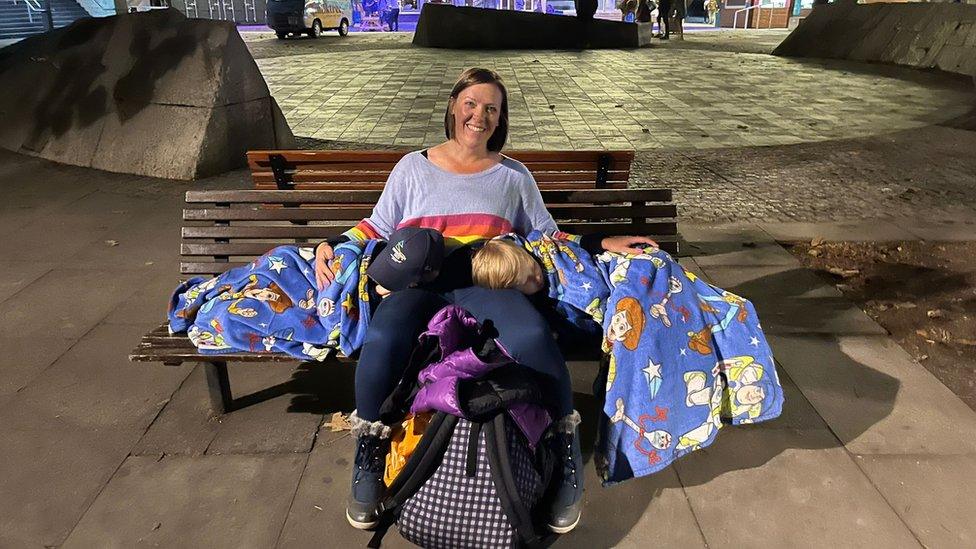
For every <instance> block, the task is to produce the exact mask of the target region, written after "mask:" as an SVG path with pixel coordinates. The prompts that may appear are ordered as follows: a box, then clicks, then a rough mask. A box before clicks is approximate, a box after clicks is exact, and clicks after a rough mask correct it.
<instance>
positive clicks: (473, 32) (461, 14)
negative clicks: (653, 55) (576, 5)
mask: <svg viewBox="0 0 976 549" xmlns="http://www.w3.org/2000/svg"><path fill="white" fill-rule="evenodd" d="M650 42H651V25H650V24H636V23H623V22H620V21H605V20H602V19H594V20H592V21H588V22H583V21H580V20H579V19H577V18H575V17H567V16H563V15H548V14H544V13H527V12H516V11H510V10H493V9H483V8H469V7H455V6H452V5H449V4H429V3H428V4H424V7H423V10H422V11H421V12H420V20H419V21H418V22H417V31H416V32H415V33H414V37H413V43H414V45H417V46H422V47H427V48H451V49H482V50H484V49H492V50H503V49H520V50H532V49H536V50H537V49H602V48H610V49H616V48H640V47H646V46H648V45H649V44H650Z"/></svg>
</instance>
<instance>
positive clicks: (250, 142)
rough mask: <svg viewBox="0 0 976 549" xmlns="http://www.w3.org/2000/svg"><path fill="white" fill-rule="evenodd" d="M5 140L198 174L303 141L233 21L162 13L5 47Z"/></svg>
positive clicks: (62, 157)
mask: <svg viewBox="0 0 976 549" xmlns="http://www.w3.org/2000/svg"><path fill="white" fill-rule="evenodd" d="M0 97H3V98H4V100H3V101H2V103H0V146H2V147H3V148H6V149H9V150H12V151H15V152H20V153H24V154H29V155H34V156H39V157H43V158H47V159H50V160H54V161H57V162H63V163H66V164H74V165H78V166H86V167H92V168H97V169H101V170H106V171H111V172H120V173H132V174H139V175H151V176H156V177H164V178H170V179H184V180H188V179H196V178H200V177H206V176H209V175H213V174H217V173H221V172H224V171H227V170H231V169H234V168H238V167H241V166H243V165H245V163H246V159H245V155H244V153H245V151H247V150H248V149H258V148H282V147H292V146H294V137H293V135H292V133H291V130H290V129H289V128H288V124H287V122H285V119H284V117H283V116H282V114H281V111H280V109H279V108H278V105H277V103H276V102H275V100H274V98H272V97H271V94H270V92H269V90H268V86H267V84H266V83H265V81H264V78H263V77H262V76H261V73H260V71H259V70H258V67H257V65H256V64H255V62H254V59H253V58H252V57H251V54H250V53H249V52H248V50H247V48H246V46H245V45H244V41H243V40H242V39H241V37H240V35H239V34H238V32H237V29H236V28H235V27H234V25H233V24H232V23H228V22H220V21H210V20H201V19H187V18H186V17H185V16H184V15H183V14H181V13H180V12H178V11H176V10H173V9H169V10H154V11H150V12H146V13H133V14H125V15H119V16H115V17H106V18H99V19H91V18H89V19H82V20H79V21H77V22H75V23H74V24H72V25H70V26H68V27H65V28H62V29H57V30H55V31H52V32H49V33H45V34H42V35H38V36H34V37H31V38H28V39H26V40H22V41H20V42H18V43H16V44H13V45H11V46H8V47H6V48H4V49H2V50H0Z"/></svg>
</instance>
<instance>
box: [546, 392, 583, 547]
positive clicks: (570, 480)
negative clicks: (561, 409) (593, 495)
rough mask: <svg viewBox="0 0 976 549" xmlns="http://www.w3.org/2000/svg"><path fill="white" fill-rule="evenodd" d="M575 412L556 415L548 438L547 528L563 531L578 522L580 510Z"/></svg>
mask: <svg viewBox="0 0 976 549" xmlns="http://www.w3.org/2000/svg"><path fill="white" fill-rule="evenodd" d="M579 421H580V416H579V412H576V411H574V412H573V413H572V414H570V415H568V416H566V417H564V418H562V419H560V420H559V421H557V422H556V423H555V424H554V425H553V428H554V432H553V434H552V436H551V437H550V438H549V441H548V442H549V445H550V446H549V447H550V449H551V450H552V452H553V458H554V462H555V464H554V468H553V478H552V483H553V485H554V492H553V499H552V506H551V509H550V512H549V520H548V522H549V529H550V530H552V531H553V532H555V533H557V534H566V533H568V532H570V531H572V530H573V528H576V525H577V524H579V521H580V516H581V514H582V510H583V453H582V452H581V451H580V443H579V429H578V425H579Z"/></svg>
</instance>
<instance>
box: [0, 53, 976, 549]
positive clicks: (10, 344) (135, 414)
mask: <svg viewBox="0 0 976 549" xmlns="http://www.w3.org/2000/svg"><path fill="white" fill-rule="evenodd" d="M384 39H385V40H387V41H389V42H391V43H393V44H397V43H400V44H401V45H402V42H403V38H402V37H397V36H393V37H389V38H387V37H384ZM721 40H723V42H721V44H726V45H719V46H713V47H715V48H725V47H728V48H734V47H738V46H740V45H741V44H740V43H738V42H737V38H736V35H729V36H726V37H724V38H722V39H721ZM689 41H690V40H686V42H689ZM716 43H718V42H714V43H712V44H716ZM295 44H296V45H295V46H292V45H289V47H296V48H297V47H299V46H301V47H304V44H303V43H299V42H298V41H295ZM269 47H270V46H269ZM314 47H321V46H318V45H315V46H314ZM384 47H385V46H384ZM763 47H765V46H763ZM668 48H669V50H668V51H671V50H674V51H675V52H678V53H680V54H681V55H690V53H689V52H693V51H695V48H694V47H689V46H688V45H687V44H686V45H679V46H671V45H669V46H668ZM756 49H761V48H756ZM373 51H374V50H370V49H368V48H366V49H363V50H362V51H360V52H352V51H350V52H348V53H349V54H350V55H351V54H358V55H361V56H363V58H366V59H368V58H369V56H370V55H372V54H373ZM377 51H384V50H383V49H382V48H380V49H378V50H377ZM660 51H661V52H662V55H663V54H664V53H663V52H664V50H663V49H662V50H660ZM643 53H644V52H640V54H643ZM632 54H633V52H629V53H628V52H621V53H619V55H622V56H625V57H626V55H632ZM313 55H319V54H318V53H316V54H313ZM451 55H453V54H451ZM560 55H579V56H584V55H583V54H569V53H565V54H560ZM676 55H677V54H676ZM448 56H450V55H448ZM675 58H676V59H677V57H675ZM267 59H270V57H267V56H265V58H264V60H267ZM554 59H555V58H554ZM628 59H629V57H628ZM264 60H262V62H264ZM554 62H555V65H554V66H556V67H559V66H561V65H560V63H562V61H559V60H558V59H556V61H554ZM452 63H453V61H452V62H451V63H447V62H445V63H443V64H442V65H441V66H440V69H438V70H439V71H440V73H439V74H435V75H433V76H431V73H432V72H436V71H435V70H434V69H432V68H430V67H425V68H424V70H423V71H421V70H420V69H419V68H417V69H416V70H417V71H418V72H423V73H424V74H423V75H421V76H418V78H419V81H420V82H421V83H423V82H428V83H429V84H430V85H431V86H432V87H431V88H430V89H431V90H438V91H442V88H441V87H440V86H442V85H443V82H444V81H445V79H451V78H453V76H454V73H455V72H456V71H455V69H456V67H455V66H454V65H453V64H452ZM532 65H535V64H532ZM538 65H542V63H540V64H538ZM523 70H528V71H529V72H528V74H531V75H533V76H535V75H539V78H540V79H543V80H544V78H543V75H544V74H548V73H547V72H545V71H543V70H542V66H540V67H535V66H530V67H529V68H528V69H523ZM809 70H812V69H809ZM825 72H829V71H825ZM812 74H814V75H815V72H814V73H812ZM357 78H358V77H357ZM922 78H934V77H933V76H932V75H926V76H923V77H922ZM538 81H540V80H537V81H536V82H538ZM371 85H372V84H371ZM376 85H378V88H377V90H381V89H382V88H383V85H382V82H378V83H377V84H376ZM426 85H427V84H424V86H426ZM688 85H689V86H690V88H693V87H694V86H692V85H691V84H688ZM912 85H913V86H915V85H917V84H914V83H913V84H912ZM925 86H928V84H926V85H925ZM950 87H951V83H950ZM690 88H689V89H690ZM923 88H924V89H929V88H928V87H923ZM370 89H371V90H372V88H370ZM424 89H425V90H426V89H427V88H424ZM940 89H943V88H940ZM611 91H612V90H611ZM950 91H951V90H950ZM416 93H420V92H416ZM423 93H425V94H426V93H427V92H423ZM532 93H544V90H542V88H541V86H540V87H539V88H534V91H533V92H532ZM613 93H617V92H613ZM940 93H941V92H940ZM952 93H957V92H956V91H952ZM523 94H524V90H523ZM608 95H612V94H610V93H608ZM523 98H524V97H523ZM438 99H439V98H435V97H433V96H431V97H427V96H426V95H425V101H427V103H425V104H424V105H425V106H424V107H423V108H419V107H418V108H417V109H416V111H417V112H414V113H412V114H411V113H410V110H409V109H408V111H407V114H410V115H411V116H414V117H415V118H416V120H417V121H418V122H417V124H418V125H419V121H420V120H421V119H429V118H430V116H431V113H432V112H435V111H436V112H438V113H439V108H437V107H436V105H435V104H436V102H437V100H438ZM418 101H419V100H418ZM902 105H903V106H904V105H905V104H902ZM540 106H541V103H540ZM905 108H906V109H907V108H908V107H905ZM913 108H914V107H913ZM546 109H547V107H546ZM547 110H548V109H547ZM557 110H558V109H557ZM909 110H910V109H909ZM337 112H338V111H337ZM542 112H543V113H544V111H542ZM904 112H909V111H908V110H906V111H904ZM926 113H928V114H926ZM926 113H922V114H921V115H920V116H922V119H920V120H921V122H919V123H920V124H925V126H924V127H921V128H918V129H913V130H908V131H896V132H895V133H888V134H886V135H877V134H876V132H889V131H890V130H891V129H890V128H889V129H883V128H877V127H875V128H874V129H871V128H867V127H866V128H867V129H864V131H865V132H867V134H865V135H860V136H855V137H849V138H847V139H842V140H834V141H829V142H819V143H817V142H811V143H803V144H796V145H787V146H764V147H756V146H750V147H738V148H735V149H722V148H718V149H702V150H698V149H678V150H671V149H664V148H660V149H649V150H647V151H643V152H641V155H640V156H639V159H638V162H637V165H636V166H635V178H637V179H636V180H635V183H637V184H640V185H645V184H646V185H654V184H658V183H671V184H673V186H675V187H676V188H677V189H679V197H680V198H679V200H681V201H682V202H683V207H682V221H681V223H680V224H679V229H680V232H681V235H682V246H683V249H684V250H685V253H686V257H684V258H683V260H682V261H683V263H684V265H685V266H686V267H688V268H690V269H692V270H693V271H696V272H698V273H699V274H700V275H701V276H703V277H704V278H705V279H706V280H709V281H711V282H713V283H715V284H718V285H721V286H723V287H726V288H727V289H729V290H731V291H735V292H737V293H741V294H743V295H745V296H747V297H750V298H752V299H753V300H754V302H755V303H756V306H757V308H758V310H759V312H760V315H761V316H762V318H763V325H764V327H765V328H766V329H767V331H768V333H769V336H770V342H771V345H772V346H773V350H774V354H775V356H776V360H777V371H778V374H779V377H780V381H781V383H782V384H783V386H784V390H785V392H786V395H787V401H786V402H787V404H786V407H785V410H784V413H783V416H782V417H780V418H778V419H777V420H775V421H772V422H768V423H764V424H760V425H754V426H741V427H734V428H729V429H725V430H723V432H722V434H721V436H719V438H718V441H717V443H716V444H715V445H713V446H711V447H709V448H706V449H703V450H701V451H699V452H696V453H694V454H692V455H691V456H688V457H687V458H684V459H682V460H680V461H679V462H677V463H676V464H675V465H674V466H673V467H670V468H668V469H666V470H665V471H662V472H661V473H659V474H657V475H652V476H650V477H646V478H642V479H636V480H633V481H629V482H627V483H623V484H621V485H618V486H615V487H611V488H602V487H600V486H599V484H598V482H597V477H596V475H595V473H594V471H593V468H592V466H590V465H588V466H587V470H586V473H587V480H586V494H585V515H584V519H583V522H582V524H581V526H580V527H579V528H578V530H577V531H575V532H573V533H572V534H571V535H569V536H564V537H563V538H561V539H560V540H559V541H558V542H557V544H556V546H561V547H646V546H647V545H648V544H649V543H654V544H656V545H659V546H663V547H718V546H732V547H758V548H763V547H783V546H790V547H823V546H825V545H833V546H838V547H878V546H892V547H940V548H941V547H961V548H962V547H972V546H973V544H974V541H976V529H974V528H973V525H972V520H971V517H972V516H973V513H974V512H976V495H974V493H973V491H972V490H971V489H969V485H968V484H967V483H966V482H964V480H965V479H968V478H971V477H972V475H973V474H974V473H976V445H974V444H973V442H972V441H973V440H974V439H976V413H974V412H973V411H972V410H970V409H969V408H967V407H966V406H965V405H964V404H963V403H962V402H961V401H960V400H959V399H958V398H956V397H955V396H954V395H952V394H951V393H950V392H949V391H948V389H946V388H945V387H944V386H943V385H942V384H941V383H939V382H938V380H936V379H935V378H934V377H933V376H931V375H930V374H929V373H928V372H927V371H926V370H925V369H924V368H922V367H921V366H919V365H918V364H917V363H915V362H914V361H913V360H912V359H911V357H910V356H908V355H907V354H906V353H905V352H904V351H903V350H901V349H900V348H899V347H898V346H897V345H896V344H894V343H893V342H892V341H891V339H890V338H889V337H888V336H887V334H885V333H884V332H883V330H881V329H880V327H878V326H877V325H876V324H874V323H873V322H872V321H871V320H870V319H869V318H867V317H866V316H865V315H864V314H863V313H862V312H861V311H860V310H858V309H856V308H855V307H853V306H852V305H851V304H850V303H849V302H846V301H845V300H844V299H843V298H842V297H841V296H840V295H839V294H838V293H837V291H836V289H835V288H833V287H831V286H829V285H826V284H824V283H823V282H821V281H820V280H818V279H817V278H816V277H812V276H810V273H809V272H807V271H805V270H803V269H802V267H801V266H800V265H799V263H798V262H797V261H796V260H795V259H794V258H793V257H792V256H791V255H790V254H789V253H788V252H786V251H785V250H784V249H783V248H782V247H780V246H779V245H778V244H777V243H776V240H777V239H781V240H791V239H806V238H810V237H812V236H818V235H820V236H825V237H826V238H829V239H844V238H852V239H862V238H863V239H877V240H890V239H901V238H923V239H931V238H940V237H941V238H953V239H967V240H976V223H974V221H976V216H974V215H973V213H972V211H971V210H972V208H971V206H967V205H966V204H965V203H964V202H965V200H964V193H965V192H966V190H967V189H969V191H970V194H971V191H972V188H971V187H972V186H973V185H974V184H976V182H973V181H972V180H969V187H967V180H966V176H967V173H968V174H972V173H976V172H972V171H969V172H967V170H969V169H970V167H971V166H972V164H971V163H969V162H970V161H971V160H970V159H968V158H967V150H968V151H972V150H973V149H972V148H969V149H967V148H966V147H968V146H969V145H971V144H972V143H973V142H972V141H967V140H966V139H971V137H967V136H969V135H970V134H973V132H968V131H965V130H964V129H960V128H955V127H948V126H938V125H935V123H936V122H939V121H940V120H941V119H942V118H943V117H942V115H934V114H932V113H931V111H926ZM380 115H383V113H379V114H378V115H376V116H378V117H380V118H382V117H383V116H385V115H383V116H380ZM371 116H372V115H371ZM581 117H582V115H581ZM384 123H385V122H384ZM899 123H901V122H899ZM831 124H834V125H835V126H836V127H837V131H839V132H840V131H841V130H843V128H840V122H839V121H835V122H831ZM374 129H375V128H374ZM374 129H371V130H370V132H372V131H373V130H374ZM357 131H365V130H357ZM397 131H399V130H397ZM526 131H527V130H526ZM554 131H556V130H554ZM913 134H914V135H920V136H922V138H923V139H924V141H925V144H924V145H922V146H912V145H911V141H910V139H909V137H910V136H911V135H913ZM426 135H427V134H426V130H424V132H423V136H422V139H426V138H427V137H426ZM396 138H397V135H394V136H392V137H390V138H389V139H388V140H387V141H386V142H385V143H379V144H378V145H383V146H395V144H394V143H393V141H395V139H396ZM306 143H309V144H319V145H321V144H322V143H323V142H322V141H316V140H311V139H310V140H307V141H306ZM330 143H331V144H334V145H337V146H356V145H357V144H359V145H360V146H361V145H362V144H363V143H364V142H348V141H341V142H330ZM366 144H369V145H372V143H366ZM403 146H406V145H403ZM663 151H666V152H667V153H668V154H667V155H662V154H661V152H663ZM936 153H937V154H939V155H940V156H939V162H924V160H925V159H926V156H925V155H932V154H936ZM750 174H756V175H759V176H760V177H753V176H752V175H750ZM804 174H806V176H805V177H804ZM706 175H707V177H706ZM909 177H910V178H912V179H911V181H906V178H909ZM696 178H699V179H696ZM762 182H765V183H762ZM248 186H250V179H249V176H248V175H247V173H246V172H245V171H236V172H231V173H228V174H225V175H222V176H219V177H215V178H211V179H208V180H204V181H200V182H195V183H185V182H176V181H165V180H159V179H152V178H147V177H135V176H127V175H120V174H110V173H104V172H98V171H95V170H90V169H85V168H78V167H73V166H62V165H56V164H53V163H50V162H47V161H43V160H40V159H36V158H30V157H24V156H18V155H15V154H12V153H9V152H6V151H0V192H2V193H3V196H4V200H3V201H0V237H2V238H0V251H2V253H3V257H4V258H6V259H4V260H3V261H0V266H2V267H3V268H2V269H0V315H2V317H3V318H4V320H6V321H7V322H5V324H4V325H5V327H6V328H5V330H4V331H3V332H2V333H0V346H2V348H3V349H4V354H3V355H2V358H0V463H3V464H4V465H3V467H0V495H2V497H0V548H3V549H6V548H7V547H11V548H20V547H32V548H33V547H119V548H128V547H135V546H142V545H150V546H158V547H204V546H205V547H228V548H230V547H234V548H236V547H260V548H270V547H322V546H326V547H354V546H362V545H365V544H366V542H367V541H368V539H369V535H368V534H366V533H362V532H358V531H355V530H353V529H351V528H349V527H348V526H347V525H346V524H345V521H344V519H343V516H342V509H343V505H344V501H343V500H344V497H345V495H346V490H347V483H348V469H349V465H350V464H349V460H350V458H351V455H352V441H351V439H350V437H349V436H348V434H347V433H342V432H340V433H333V432H331V431H330V430H329V429H328V428H327V427H325V426H324V425H323V423H324V422H325V420H326V418H328V417H329V416H330V415H331V413H332V412H334V411H337V410H342V411H349V410H350V409H351V408H352V402H351V393H352V370H351V369H350V368H348V367H346V366H342V367H333V368H323V367H318V366H315V365H302V366H287V365H279V366H272V365H260V364H249V365H243V366H241V365H233V366H232V368H231V379H232V382H233V384H234V385H233V387H234V389H235V391H236V392H237V394H238V395H242V394H249V393H257V394H258V395H260V396H262V397H263V398H264V399H263V400H262V399H258V398H254V399H251V400H253V401H255V403H254V404H252V405H251V406H249V407H247V408H244V409H241V410H238V411H236V412H234V413H232V414H229V415H225V416H223V417H213V416H212V415H211V414H210V411H209V407H208V402H207V396H206V391H205V388H204V381H205V380H204V376H203V375H202V374H203V372H202V371H201V369H200V367H199V366H195V365H191V364H187V365H183V366H180V367H176V368H174V367H166V366H163V365H160V364H147V363H130V362H128V360H127V353H128V351H129V349H131V348H132V347H134V346H135V345H136V343H137V341H138V338H139V334H141V333H142V332H143V331H144V330H146V329H148V328H149V327H151V326H154V325H156V324H157V323H158V322H159V321H160V319H161V317H162V316H163V313H164V310H165V307H166V303H167V298H168V294H169V292H170V291H171V289H172V287H173V285H174V282H175V279H176V278H177V263H176V253H177V250H178V248H179V225H180V222H179V212H180V209H181V208H182V204H181V197H182V194H183V192H184V191H186V190H188V189H191V188H193V189H234V188H246V187H248ZM818 187H819V188H820V190H819V191H818V190H817V188H818ZM884 188H888V190H887V191H884V190H880V189H884ZM940 190H944V191H945V193H940V192H939V191H940ZM879 192H880V193H883V194H882V195H880V196H887V197H888V198H887V199H886V200H885V201H882V203H881V205H880V206H877V207H871V202H872V198H871V196H872V194H871V193H879ZM696 193H701V194H696ZM776 197H781V199H780V200H781V202H779V203H777V205H776V207H773V208H770V209H768V210H761V211H760V210H755V206H753V208H754V209H753V210H750V209H749V206H748V204H749V203H750V202H752V203H756V204H759V203H762V202H763V201H764V200H770V201H772V200H774V199H775V198H776ZM791 197H792V198H791ZM712 201H724V202H722V206H721V207H716V206H713V205H712V204H711V202H712ZM705 202H709V203H708V204H706V203H705ZM846 202H851V203H853V204H854V206H852V207H848V205H847V204H845V203H846ZM902 203H904V204H902ZM954 204H955V205H958V206H959V207H956V206H954ZM858 208H860V210H859V211H860V214H859V215H855V213H856V212H855V210H857V209H858ZM913 208H914V209H915V210H916V211H917V212H920V213H921V214H923V215H917V216H916V215H906V214H911V212H912V210H913ZM838 211H839V212H840V213H839V214H838V216H837V217H835V216H834V215H833V213H835V212H838ZM718 212H721V214H719V213H718ZM785 212H793V213H794V214H795V215H794V216H787V215H785ZM892 212H895V213H897V214H898V215H897V216H894V215H893V214H892ZM696 219H697V220H698V221H695V220H696ZM702 219H706V220H724V219H733V220H734V221H733V222H731V223H709V224H706V223H701V222H700V221H701V220H702ZM796 220H803V222H797V221H796ZM595 373H596V372H595V367H594V366H593V365H586V364H582V365H581V364H574V365H573V366H572V374H573V384H574V389H575V390H576V401H577V405H578V407H579V408H580V409H581V411H582V413H583V417H584V419H585V421H584V424H583V438H584V441H591V440H592V437H593V434H594V422H595V418H596V415H597V403H596V402H595V400H594V398H593V397H592V396H590V395H589V392H590V385H591V382H592V379H593V376H594V375H595ZM589 445H590V443H589V442H587V443H586V444H585V448H584V450H585V452H586V454H587V455H589V453H590V448H589ZM961 480H962V481H961ZM387 539H388V543H387V544H388V545H389V546H390V547H404V546H405V545H406V544H405V543H404V542H403V541H402V540H400V539H398V537H397V535H396V534H395V533H391V534H390V535H389V537H388V538H387Z"/></svg>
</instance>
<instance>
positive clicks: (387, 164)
mask: <svg viewBox="0 0 976 549" xmlns="http://www.w3.org/2000/svg"><path fill="white" fill-rule="evenodd" d="M405 154H407V151H248V153H247V163H248V166H250V168H251V177H252V179H253V180H254V187H255V188H257V189H263V190H272V189H307V190H316V189H322V190H325V189H336V190H376V189H382V188H383V185H384V184H385V183H386V178H387V177H388V176H389V175H390V170H392V169H393V166H394V165H395V164H396V163H397V162H398V161H399V160H400V158H402V157H403V155H405ZM505 155H506V156H510V157H512V158H514V159H516V160H518V161H519V162H522V163H523V164H525V165H526V167H527V168H528V169H529V170H530V171H531V172H532V175H533V176H534V177H535V179H536V182H537V183H538V184H539V188H540V189H625V188H627V180H628V179H629V178H630V164H631V162H633V160H634V151H505Z"/></svg>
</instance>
